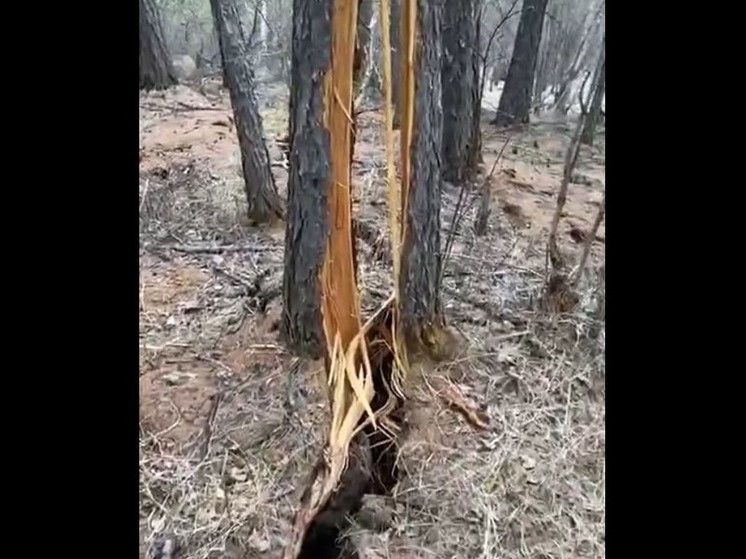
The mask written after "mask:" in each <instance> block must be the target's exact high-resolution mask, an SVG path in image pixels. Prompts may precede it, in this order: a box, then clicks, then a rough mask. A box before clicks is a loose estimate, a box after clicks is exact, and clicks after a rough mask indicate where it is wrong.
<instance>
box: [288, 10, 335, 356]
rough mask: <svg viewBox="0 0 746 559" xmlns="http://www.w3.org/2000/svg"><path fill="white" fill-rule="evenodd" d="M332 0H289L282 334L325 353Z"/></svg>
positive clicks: (302, 349) (303, 350)
mask: <svg viewBox="0 0 746 559" xmlns="http://www.w3.org/2000/svg"><path fill="white" fill-rule="evenodd" d="M331 9H332V1H331V0H324V1H319V0H294V2H293V44H292V58H291V60H292V67H291V80H292V87H291V89H290V91H291V95H290V110H291V113H290V134H291V139H290V162H289V163H290V172H289V177H288V202H287V226H286V231H285V271H284V276H283V303H284V313H283V319H282V327H281V330H282V336H283V338H284V340H285V343H286V344H287V346H288V347H289V348H290V349H291V350H292V351H294V352H296V353H298V354H300V355H307V356H310V357H314V358H318V357H320V356H322V355H323V354H324V349H325V341H324V333H323V329H322V324H321V307H320V302H321V301H320V299H321V289H320V285H319V274H320V271H321V266H322V264H323V261H324V249H325V245H326V237H327V231H328V224H327V214H328V206H327V203H328V197H327V189H328V186H329V180H330V176H331V162H330V157H329V155H330V154H329V132H328V130H327V129H326V128H324V126H323V124H322V123H323V110H324V91H323V83H324V75H325V74H326V73H327V71H328V70H329V67H330V61H331Z"/></svg>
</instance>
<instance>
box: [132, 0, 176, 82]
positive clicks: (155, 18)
mask: <svg viewBox="0 0 746 559" xmlns="http://www.w3.org/2000/svg"><path fill="white" fill-rule="evenodd" d="M177 83H178V80H177V79H176V72H175V71H174V67H173V64H172V62H171V55H170V54H169V52H168V49H167V48H166V43H165V41H164V39H163V26H162V25H161V18H160V14H159V13H158V7H157V6H156V4H155V0H140V89H144V90H151V89H166V88H169V87H171V86H172V85H176V84H177Z"/></svg>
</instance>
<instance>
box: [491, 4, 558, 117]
mask: <svg viewBox="0 0 746 559" xmlns="http://www.w3.org/2000/svg"><path fill="white" fill-rule="evenodd" d="M546 8H547V0H524V1H523V9H522V11H521V20H520V22H519V23H518V32H517V33H516V36H515V43H514V45H513V56H512V57H511V59H510V68H509V69H508V77H507V78H506V79H505V88H504V89H503V93H502V96H501V97H500V104H499V106H498V108H497V115H495V118H494V120H493V121H492V124H495V125H496V126H509V125H512V124H517V123H522V124H523V123H528V118H529V112H530V111H531V91H532V89H533V85H534V74H535V72H536V61H537V59H538V57H539V45H540V44H541V31H542V28H543V26H544V13H545V12H546Z"/></svg>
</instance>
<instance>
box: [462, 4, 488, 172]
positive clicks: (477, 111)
mask: <svg viewBox="0 0 746 559" xmlns="http://www.w3.org/2000/svg"><path fill="white" fill-rule="evenodd" d="M483 1H484V0H474V19H475V21H476V23H475V37H474V48H473V49H472V57H471V66H472V72H473V73H474V80H473V81H472V87H471V97H472V103H471V111H472V112H471V135H470V139H469V148H468V150H467V153H466V168H467V169H470V170H472V171H474V172H476V171H477V169H478V168H479V164H480V163H482V161H483V159H482V90H483V88H484V80H483V79H482V72H483V71H485V70H486V69H485V68H482V54H481V51H482V17H481V13H482V4H483Z"/></svg>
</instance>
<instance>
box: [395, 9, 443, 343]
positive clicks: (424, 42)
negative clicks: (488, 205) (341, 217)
mask: <svg viewBox="0 0 746 559" xmlns="http://www.w3.org/2000/svg"><path fill="white" fill-rule="evenodd" d="M404 1H408V0H404ZM413 3H415V2H413ZM414 11H415V12H416V13H414V14H413V13H412V10H409V9H406V8H405V9H404V10H403V14H402V29H407V28H408V27H409V25H410V21H411V19H412V16H414V18H413V19H414V20H415V22H414V23H415V29H416V32H415V33H414V34H402V41H401V45H402V69H403V72H402V78H401V79H402V81H401V87H402V98H401V100H402V122H401V126H402V133H401V145H402V155H401V157H402V193H401V196H402V200H403V202H404V211H403V212H402V227H403V236H404V240H403V244H402V254H401V268H400V275H399V293H400V296H401V299H400V312H401V316H400V320H401V323H402V328H403V331H404V333H405V335H406V336H407V338H408V339H407V343H408V345H413V344H423V343H424V345H425V346H429V345H430V343H429V340H430V339H431V337H432V334H433V333H434V332H435V331H437V330H438V329H439V327H440V326H442V323H443V320H442V316H441V305H440V275H441V274H440V270H441V255H440V198H441V186H440V184H441V183H440V176H441V168H440V157H439V153H440V146H441V140H442V135H443V134H442V132H443V118H442V111H441V107H440V103H441V101H440V100H441V37H440V29H441V18H442V6H441V3H440V2H432V1H431V0H416V10H414ZM411 52H413V53H414V56H413V64H412V65H411V66H410V65H409V63H408V60H409V59H410V55H409V53H411Z"/></svg>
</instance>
